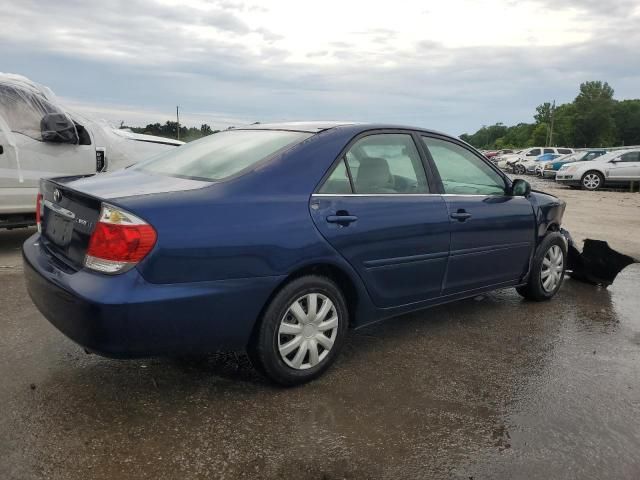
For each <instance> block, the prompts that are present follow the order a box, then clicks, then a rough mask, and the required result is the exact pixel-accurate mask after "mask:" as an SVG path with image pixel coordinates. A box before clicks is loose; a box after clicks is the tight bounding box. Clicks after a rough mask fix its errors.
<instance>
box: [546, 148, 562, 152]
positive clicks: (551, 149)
mask: <svg viewBox="0 0 640 480" xmlns="http://www.w3.org/2000/svg"><path fill="white" fill-rule="evenodd" d="M558 151H560V150H558ZM544 153H556V152H554V151H553V148H545V149H544Z"/></svg>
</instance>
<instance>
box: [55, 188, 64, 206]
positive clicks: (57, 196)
mask: <svg viewBox="0 0 640 480" xmlns="http://www.w3.org/2000/svg"><path fill="white" fill-rule="evenodd" d="M61 198H62V194H61V193H60V190H58V189H57V188H56V189H55V190H54V191H53V201H54V202H56V203H58V202H59V201H60V199H61Z"/></svg>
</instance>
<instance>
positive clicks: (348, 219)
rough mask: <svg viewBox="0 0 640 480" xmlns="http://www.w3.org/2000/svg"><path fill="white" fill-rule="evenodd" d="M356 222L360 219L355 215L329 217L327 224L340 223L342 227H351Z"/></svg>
mask: <svg viewBox="0 0 640 480" xmlns="http://www.w3.org/2000/svg"><path fill="white" fill-rule="evenodd" d="M356 220H358V217H356V216H355V215H329V216H328V217H327V223H339V224H340V225H349V224H350V223H352V222H355V221H356Z"/></svg>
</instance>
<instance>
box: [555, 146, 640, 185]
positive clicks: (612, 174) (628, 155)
mask: <svg viewBox="0 0 640 480" xmlns="http://www.w3.org/2000/svg"><path fill="white" fill-rule="evenodd" d="M556 181H557V182H558V183H562V184H564V185H569V186H570V187H582V188H584V189H585V190H598V189H599V188H602V187H603V186H605V185H606V186H621V185H628V184H629V183H630V182H640V149H637V148H634V149H629V150H616V151H614V152H609V153H606V154H604V155H602V156H601V157H598V158H596V159H594V160H591V161H589V162H575V163H566V164H564V165H563V166H562V167H560V170H558V173H557V175H556Z"/></svg>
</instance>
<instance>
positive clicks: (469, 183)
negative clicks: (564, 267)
mask: <svg viewBox="0 0 640 480" xmlns="http://www.w3.org/2000/svg"><path fill="white" fill-rule="evenodd" d="M422 141H423V144H424V146H425V147H426V148H427V151H428V152H429V155H430V157H431V160H432V161H433V164H434V170H435V171H436V172H437V173H438V175H439V177H440V180H441V182H442V188H443V190H444V192H445V195H444V199H445V201H446V205H447V209H448V213H449V218H450V222H451V251H450V256H449V263H448V268H447V274H446V279H445V282H444V290H443V294H444V295H450V294H454V293H461V292H464V291H467V290H474V289H476V288H484V287H488V286H491V285H496V284H500V283H504V282H512V281H517V280H519V279H520V278H521V277H522V276H523V275H524V274H525V273H526V271H527V269H528V266H529V257H530V255H531V252H532V251H533V247H534V241H535V218H534V213H533V206H532V205H531V203H530V202H529V200H528V199H526V198H524V197H513V196H511V195H507V183H506V181H505V179H504V177H503V176H502V175H501V174H500V173H498V172H497V171H496V170H495V169H494V168H493V167H491V166H490V165H489V164H488V162H487V160H486V159H484V158H481V157H480V156H479V155H478V154H476V153H475V152H473V151H471V150H470V149H468V148H467V147H466V146H464V145H459V144H457V143H454V142H452V141H450V140H445V139H442V138H435V137H433V138H432V137H429V136H423V137H422Z"/></svg>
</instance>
